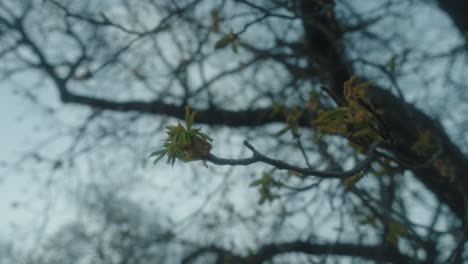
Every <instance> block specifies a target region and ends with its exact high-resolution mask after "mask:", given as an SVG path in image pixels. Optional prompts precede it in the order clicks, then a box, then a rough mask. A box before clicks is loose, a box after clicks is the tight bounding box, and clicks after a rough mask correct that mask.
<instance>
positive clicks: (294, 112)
mask: <svg viewBox="0 0 468 264" xmlns="http://www.w3.org/2000/svg"><path fill="white" fill-rule="evenodd" d="M278 113H282V114H283V115H284V118H285V120H286V123H287V125H286V126H285V127H284V128H282V129H281V130H280V131H278V132H276V133H275V135H276V136H281V135H283V134H284V133H286V132H288V131H289V130H290V131H291V133H292V134H293V136H297V135H298V128H299V120H300V119H301V117H302V115H303V114H304V110H303V109H301V108H299V107H297V106H294V107H286V106H284V105H283V104H280V103H276V104H274V105H273V111H272V112H271V116H275V115H277V114H278Z"/></svg>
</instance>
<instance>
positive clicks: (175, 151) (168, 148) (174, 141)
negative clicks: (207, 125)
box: [150, 106, 213, 165]
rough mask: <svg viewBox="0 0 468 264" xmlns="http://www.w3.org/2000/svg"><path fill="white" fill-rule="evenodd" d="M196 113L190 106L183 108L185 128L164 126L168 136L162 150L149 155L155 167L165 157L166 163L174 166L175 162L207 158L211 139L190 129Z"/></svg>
mask: <svg viewBox="0 0 468 264" xmlns="http://www.w3.org/2000/svg"><path fill="white" fill-rule="evenodd" d="M195 115H196V112H191V111H190V106H186V107H185V124H186V125H185V127H184V126H182V125H181V124H180V122H179V123H178V124H177V125H176V126H166V130H167V131H166V133H167V135H168V137H167V139H166V140H165V143H164V149H162V150H158V151H155V152H153V153H151V155H150V157H156V159H155V160H154V162H153V163H154V164H155V165H156V164H157V163H158V161H160V160H161V159H162V158H163V157H164V156H166V155H167V163H170V164H171V165H174V163H175V161H176V160H180V161H183V162H189V161H196V160H201V159H203V158H205V157H206V156H208V154H209V153H210V150H211V144H210V142H212V141H213V139H212V138H211V137H209V136H208V135H206V134H205V133H202V132H201V128H192V125H193V122H194V120H195Z"/></svg>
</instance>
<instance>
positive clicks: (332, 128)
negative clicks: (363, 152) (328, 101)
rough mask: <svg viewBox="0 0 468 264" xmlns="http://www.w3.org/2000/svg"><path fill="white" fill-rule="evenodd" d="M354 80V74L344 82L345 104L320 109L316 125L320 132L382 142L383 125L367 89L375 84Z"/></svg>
mask: <svg viewBox="0 0 468 264" xmlns="http://www.w3.org/2000/svg"><path fill="white" fill-rule="evenodd" d="M355 80H356V77H355V76H353V77H351V78H350V79H349V80H348V81H346V82H345V83H344V97H345V99H346V105H345V106H341V107H338V108H334V109H329V110H321V111H319V113H318V116H317V119H316V120H315V121H314V125H315V126H316V128H317V131H318V132H321V133H330V134H339V135H342V136H344V137H346V138H348V139H349V140H350V141H351V142H353V143H357V144H359V145H364V146H368V145H370V144H371V143H372V142H382V141H383V136H382V133H381V131H380V127H381V124H380V123H379V121H378V119H377V118H376V116H375V115H376V112H377V111H376V110H375V109H374V107H373V105H372V103H371V102H370V100H369V98H368V97H367V96H366V89H367V88H368V87H370V86H371V85H372V83H371V82H366V83H361V84H358V85H354V81H355ZM374 110H375V111H374Z"/></svg>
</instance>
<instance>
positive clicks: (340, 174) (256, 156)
mask: <svg viewBox="0 0 468 264" xmlns="http://www.w3.org/2000/svg"><path fill="white" fill-rule="evenodd" d="M244 145H245V146H246V147H247V148H248V149H249V150H250V151H252V153H253V155H252V157H250V158H245V159H223V158H219V157H217V156H215V155H213V154H211V153H210V154H208V156H207V157H206V160H207V161H210V162H211V163H213V164H216V165H230V166H238V165H242V166H247V165H250V164H253V163H257V162H263V163H266V164H269V165H271V166H273V167H275V168H277V169H280V170H289V171H295V172H298V173H300V174H302V176H316V177H321V178H332V179H344V178H347V177H349V176H352V175H354V174H356V173H359V172H361V171H364V170H367V169H368V168H369V166H370V164H371V163H372V161H373V160H374V158H375V148H376V146H375V145H374V146H372V147H371V148H370V149H369V151H368V153H367V155H366V159H365V160H363V161H362V162H361V163H360V164H358V165H356V166H355V167H354V168H353V169H351V170H347V171H318V170H313V169H310V168H301V167H297V166H294V165H291V164H289V163H287V162H285V161H282V160H277V159H272V158H269V157H267V156H265V155H263V154H262V153H260V152H258V151H257V150H256V149H255V148H254V147H253V146H252V145H251V144H250V143H249V142H247V141H244Z"/></svg>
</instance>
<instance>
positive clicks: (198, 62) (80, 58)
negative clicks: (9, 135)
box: [0, 0, 468, 263]
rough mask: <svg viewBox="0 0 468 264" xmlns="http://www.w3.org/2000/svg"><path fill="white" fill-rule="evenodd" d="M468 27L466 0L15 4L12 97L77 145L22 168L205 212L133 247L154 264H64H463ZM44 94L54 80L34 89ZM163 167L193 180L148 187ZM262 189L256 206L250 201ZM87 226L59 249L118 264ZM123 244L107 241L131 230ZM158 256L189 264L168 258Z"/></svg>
mask: <svg viewBox="0 0 468 264" xmlns="http://www.w3.org/2000/svg"><path fill="white" fill-rule="evenodd" d="M358 2H359V3H358ZM464 10H468V3H467V2H466V1H462V0H446V1H442V0H439V1H413V0H379V1H368V2H361V1H347V0H336V1H333V0H308V1H306V0H294V1H283V0H270V1H251V0H219V1H203V0H177V1H152V0H144V1H128V0H121V1H118V2H111V1H103V2H99V3H96V2H92V1H82V2H76V1H57V0H45V1H34V0H27V1H26V0H25V1H2V2H0V34H1V36H2V38H1V39H0V41H1V44H2V45H1V46H2V48H1V51H0V58H1V59H2V62H3V63H2V66H1V67H2V68H1V69H0V72H1V74H2V80H3V82H4V83H9V84H10V85H11V84H13V85H11V87H12V88H11V89H15V90H16V91H17V92H19V93H21V94H22V95H24V96H25V97H26V98H28V99H29V100H30V101H31V102H32V103H34V105H35V106H36V107H37V109H40V110H43V111H41V116H43V117H45V118H49V120H55V121H54V123H53V127H55V128H54V129H55V130H56V131H61V133H60V135H61V136H60V137H57V136H56V135H53V136H52V137H53V138H54V139H56V138H60V139H63V142H61V143H60V144H58V145H52V144H48V145H46V147H43V145H41V149H36V148H33V149H31V151H30V153H29V156H27V157H28V159H26V160H21V161H20V162H19V163H20V164H19V165H21V166H33V167H34V166H37V164H36V163H37V162H38V163H40V164H50V170H51V171H53V172H54V173H57V174H60V173H66V175H68V176H67V177H69V176H70V175H74V174H76V173H78V172H79V171H84V174H85V175H86V176H85V177H83V178H82V179H80V182H81V181H83V182H93V184H90V185H86V186H93V188H95V186H101V187H99V188H104V186H105V187H106V188H107V189H106V188H105V189H106V192H105V193H107V196H112V195H111V194H112V193H113V192H114V191H116V190H120V189H122V188H123V189H125V188H128V187H129V186H130V185H136V186H138V188H136V187H134V188H132V191H133V192H132V193H143V192H144V191H143V190H145V188H147V186H148V185H147V183H148V182H145V184H141V185H138V184H136V183H135V182H139V181H142V179H145V180H147V181H150V182H151V183H153V184H156V183H161V182H163V183H164V184H166V185H165V186H166V187H168V188H169V190H170V191H169V193H171V195H170V196H167V197H169V198H167V199H172V200H175V201H176V202H175V203H174V204H175V205H174V206H178V208H184V210H192V211H194V213H193V214H188V216H187V214H186V215H185V216H186V217H187V218H185V220H184V221H179V222H178V221H168V223H170V224H167V225H166V226H163V227H160V228H159V229H158V230H160V231H158V234H161V236H160V237H161V238H162V239H159V240H158V239H156V240H148V239H147V238H150V237H151V234H150V233H151V232H149V231H148V232H146V231H143V232H141V233H139V234H140V235H139V236H141V237H139V239H134V240H131V239H128V240H125V239H123V240H125V243H128V244H126V245H125V250H127V251H125V252H130V251H128V250H130V249H132V250H136V251H135V252H137V251H138V252H140V253H141V252H143V253H142V254H136V255H132V256H131V257H117V256H118V255H119V254H120V253H122V252H123V251H119V250H117V251H116V252H117V253H112V252H114V251H108V252H111V253H109V256H110V257H109V258H105V257H102V258H100V259H98V260H92V259H91V260H90V259H86V257H83V258H76V257H66V255H64V256H65V258H57V259H59V260H58V261H65V260H66V259H70V258H73V259H72V260H71V261H76V263H93V262H92V261H98V262H102V263H146V261H150V262H151V261H152V260H151V257H153V256H154V258H158V257H161V259H160V261H164V262H168V263H171V262H180V261H181V262H182V263H283V262H284V263H303V262H305V261H309V262H310V263H328V262H340V263H341V262H346V261H348V262H352V263H363V262H369V263H374V262H375V263H388V262H390V263H444V262H445V261H447V262H450V261H453V262H455V263H463V262H464V261H465V260H466V259H467V258H468V256H466V254H465V253H464V251H463V246H464V241H465V236H464V230H465V228H464V223H465V222H466V221H468V220H466V219H468V216H466V215H468V212H466V210H465V207H466V204H468V195H467V192H466V190H467V189H468V179H467V178H466V172H467V171H468V161H467V158H466V152H467V149H468V148H467V146H468V141H467V140H468V139H467V138H466V135H465V133H464V131H465V129H466V128H467V127H468V123H467V121H466V119H465V118H464V116H463V113H464V111H466V99H467V97H466V93H465V92H464V86H465V83H466V81H465V78H466V77H465V75H464V70H465V69H466V62H465V58H466V52H467V49H466V33H467V32H468V19H466V18H465V16H464ZM443 15H446V17H444V16H443ZM25 77H26V78H29V79H37V82H36V83H34V82H32V81H31V82H29V83H27V85H26V86H25V87H23V86H19V85H15V84H17V80H18V78H25ZM23 83H24V82H23ZM51 88H53V95H50V89H51ZM47 95H49V96H52V97H48V98H47V97H45V96H47ZM51 98H58V100H55V99H51ZM58 102H60V103H58ZM447 103H449V104H450V107H447V106H448V104H447ZM188 105H190V107H191V109H193V110H194V111H196V113H195V114H191V113H192V112H191V110H190V108H188V107H187V106H188ZM72 110H73V111H72ZM65 111H72V112H71V113H69V112H65ZM155 117H156V118H155ZM176 119H177V120H181V122H182V123H183V120H184V119H185V120H186V124H185V126H184V125H182V124H181V125H177V120H176ZM164 126H168V127H167V131H164V130H163V127H164ZM200 127H201V130H198V128H200ZM165 132H167V133H168V134H169V135H168V141H167V144H165V145H164V146H163V145H162V144H161V141H160V140H162V139H165V137H166V135H165ZM211 139H214V140H213V141H211ZM240 142H244V143H243V144H240ZM159 149H162V151H160V152H154V158H158V157H161V158H163V157H164V156H165V155H168V156H169V162H170V163H172V165H173V167H174V168H173V171H176V172H177V174H179V176H177V177H176V176H175V175H173V176H170V178H169V179H168V178H167V177H168V176H167V177H165V178H162V177H151V178H149V180H148V178H146V177H145V176H144V175H145V174H147V173H152V176H154V174H156V172H158V171H162V170H164V171H165V170H166V169H169V167H165V166H164V165H161V164H160V163H158V164H157V165H156V166H155V167H154V168H152V167H151V166H147V165H150V164H147V163H146V162H147V161H148V160H149V159H148V158H147V157H148V154H149V153H151V152H153V151H157V150H159ZM177 160H180V161H185V162H188V161H197V160H202V161H204V162H205V166H207V168H205V166H201V162H191V163H188V164H185V163H180V164H179V163H177V162H176V161H177ZM32 161H34V162H32ZM139 164H142V166H140V165H139ZM17 165H18V164H17ZM202 165H203V164H202ZM224 165H230V166H232V169H231V167H230V168H229V169H224V167H221V166H224ZM244 166H247V167H244ZM187 169H190V172H187V171H182V170H187ZM180 171H182V172H181V173H179V172H180ZM207 174H208V175H207ZM96 179H97V180H96ZM114 182H115V185H113V184H111V183H114ZM184 184H185V185H184ZM109 186H113V187H112V188H114V189H112V188H111V189H110V191H108V188H109ZM249 186H250V187H252V188H248V187H249ZM86 190H87V191H86V193H87V192H90V190H89V188H86ZM252 191H258V193H257V199H256V201H250V200H249V201H246V199H242V198H245V197H251V196H252V195H253V192H252ZM148 195H149V196H151V195H152V194H148ZM153 195H155V194H153ZM128 196H129V197H131V194H130V193H128ZM105 197H106V196H104V197H103V198H102V201H105V200H106V198H105ZM182 197H184V198H185V199H186V200H184V201H181V200H178V199H181V198H182ZM121 199H123V198H121ZM129 199H130V198H129ZM130 200H131V201H133V200H132V199H130ZM161 200H163V199H161ZM161 200H158V201H155V203H157V204H163V203H164V201H161ZM257 201H258V203H257ZM82 202H83V200H82V199H78V203H77V204H78V205H80V204H82ZM190 202H194V203H199V204H201V206H200V207H199V208H198V209H196V210H194V209H193V208H194V207H193V205H190V204H189V203H190ZM135 203H137V204H138V202H129V203H126V202H122V203H121V204H122V206H123V207H125V208H139V206H136V205H135ZM185 203H188V205H185ZM181 204H183V206H182V205H181ZM170 207H171V206H169V209H170ZM105 210H110V211H115V210H116V209H115V208H113V207H112V206H110V205H109V204H108V205H107V206H104V207H103V209H102V211H105ZM138 210H143V211H145V210H150V209H138ZM117 211H118V210H117ZM87 212H88V211H87ZM132 212H133V211H132ZM168 213H170V210H169V211H168ZM89 214H91V213H89ZM104 215H105V213H104ZM110 215H112V217H108V218H104V219H106V220H105V221H104V222H102V223H100V224H97V225H98V226H101V227H105V226H111V224H112V223H114V222H115V221H116V218H115V217H117V216H115V215H113V214H110ZM130 215H132V216H135V215H141V216H145V217H151V216H148V215H145V214H144V213H138V212H133V213H130ZM182 215H184V213H183V212H178V213H174V215H171V216H168V217H169V218H171V217H174V218H181V216H182ZM89 221H92V222H95V221H94V220H92V219H91V220H89ZM77 222H79V221H77ZM128 223H129V226H132V225H131V224H130V223H133V222H131V221H130V220H129V222H128ZM151 223H152V222H151V221H149V222H145V221H142V222H141V223H140V224H141V225H143V226H145V225H151ZM70 226H71V228H64V229H62V230H59V231H57V234H58V235H56V236H58V237H60V236H63V235H64V234H68V235H70V237H71V238H70V240H69V241H71V243H70V246H69V247H67V246H66V245H68V243H62V242H59V243H58V244H59V245H60V244H61V245H65V248H73V249H74V248H75V246H76V245H77V244H79V243H81V242H82V241H87V242H86V243H88V245H89V244H91V245H96V247H97V250H98V251H99V248H100V245H102V244H99V243H98V244H93V243H91V242H90V241H95V240H93V239H95V238H96V237H89V236H88V237H86V236H83V234H87V232H88V231H87V230H85V229H83V228H82V226H81V225H77V224H76V223H75V224H71V225H70ZM132 228H133V229H134V228H135V227H133V226H132ZM98 229H99V228H98ZM77 230H78V231H77ZM143 230H151V229H143ZM161 230H163V231H161ZM164 230H165V231H164ZM106 231H107V229H106ZM110 232H111V233H110V234H109V235H106V232H98V233H94V234H95V236H97V237H98V238H99V237H106V236H111V237H112V236H114V237H115V236H116V234H117V233H118V232H122V230H120V229H111V230H110ZM112 232H114V233H112ZM125 232H127V231H125ZM128 232H129V233H128V234H133V230H129V231H128ZM145 234H147V235H148V237H145ZM153 235H154V234H153ZM52 237H54V236H52ZM83 238H85V239H83ZM140 238H141V239H140ZM123 240H122V241H123ZM51 241H54V239H52V240H51ZM67 241H68V240H67ZM97 241H99V239H97ZM141 241H150V242H148V243H149V244H144V243H143V244H144V245H143V244H142V242H141ZM151 243H158V244H161V243H162V244H164V246H163V247H161V248H164V249H161V250H168V249H167V248H177V249H178V251H177V252H179V253H180V254H174V256H173V257H172V258H171V257H170V256H166V255H164V254H161V255H158V254H155V255H152V254H149V253H150V252H149V251H150V250H153V247H151V246H152V245H153V244H151ZM150 245H151V246H150ZM127 246H128V247H127ZM115 248H116V247H115V245H114V244H112V243H111V244H110V245H108V246H107V250H112V249H113V250H115ZM47 250H48V249H47V247H45V248H44V249H43V250H41V251H40V254H44V256H47V252H48V251H47ZM121 250H124V249H122V248H121ZM64 252H72V253H73V251H64ZM131 252H132V254H133V253H134V251H131ZM159 253H161V252H159ZM64 254H65V253H64ZM66 254H68V253H66ZM80 254H82V253H79V254H78V255H80ZM70 256H71V255H70ZM81 256H83V255H81ZM122 256H124V255H122ZM127 256H128V255H127ZM148 256H149V257H150V259H148V258H147V257H148ZM60 257H63V256H60ZM38 258H39V257H38ZM80 261H81V262H80ZM86 261H88V262H86Z"/></svg>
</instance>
